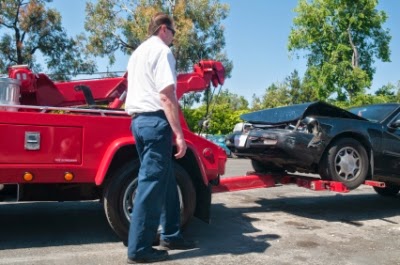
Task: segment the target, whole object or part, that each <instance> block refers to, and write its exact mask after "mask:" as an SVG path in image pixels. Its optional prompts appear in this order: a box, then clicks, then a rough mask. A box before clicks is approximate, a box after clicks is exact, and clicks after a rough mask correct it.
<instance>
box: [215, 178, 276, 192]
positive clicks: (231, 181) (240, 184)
mask: <svg viewBox="0 0 400 265" xmlns="http://www.w3.org/2000/svg"><path fill="white" fill-rule="evenodd" d="M274 186H275V180H274V178H273V176H272V175H261V174H260V175H259V174H253V175H247V176H238V177H230V178H223V179H221V182H220V185H218V186H214V187H213V192H214V193H218V192H227V191H239V190H248V189H256V188H269V187H274Z"/></svg>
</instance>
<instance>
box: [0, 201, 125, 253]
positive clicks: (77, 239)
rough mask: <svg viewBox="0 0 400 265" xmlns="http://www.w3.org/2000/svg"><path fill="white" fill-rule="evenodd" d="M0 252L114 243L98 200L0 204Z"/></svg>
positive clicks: (114, 238)
mask: <svg viewBox="0 0 400 265" xmlns="http://www.w3.org/2000/svg"><path fill="white" fill-rule="evenodd" d="M0 238H1V240H0V250H3V249H21V248H31V247H47V246H61V245H79V244H90V243H104V242H118V241H119V239H118V238H117V236H116V235H115V234H114V232H113V231H112V229H111V228H110V226H109V225H108V222H107V220H106V217H105V215H104V211H103V206H102V205H101V204H100V203H99V202H98V201H90V202H62V203H58V202H28V203H7V204H4V203H2V204H0Z"/></svg>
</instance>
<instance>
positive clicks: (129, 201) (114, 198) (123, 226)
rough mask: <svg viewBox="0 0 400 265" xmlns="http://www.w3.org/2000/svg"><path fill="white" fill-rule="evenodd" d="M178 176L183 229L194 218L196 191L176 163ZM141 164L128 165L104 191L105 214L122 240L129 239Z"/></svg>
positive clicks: (175, 168) (134, 162)
mask: <svg viewBox="0 0 400 265" xmlns="http://www.w3.org/2000/svg"><path fill="white" fill-rule="evenodd" d="M173 164H174V170H175V176H176V181H177V188H178V194H179V200H180V207H181V225H182V226H184V225H185V224H186V223H187V222H188V221H189V220H190V218H191V217H192V216H193V213H194V210H195V207H196V190H195V188H194V186H193V182H192V180H191V178H190V176H189V175H188V173H187V172H186V171H185V170H184V169H183V168H182V167H181V166H180V165H179V164H177V163H175V162H174V163H173ZM139 167H140V162H139V160H136V161H133V162H129V163H127V164H125V166H123V167H122V168H121V169H120V170H118V171H117V172H116V173H115V175H113V176H110V177H111V178H110V182H109V183H108V184H107V185H106V187H105V191H104V210H105V214H106V217H107V220H108V222H109V224H110V226H111V228H112V229H113V230H114V231H115V233H116V234H117V235H118V237H119V238H121V239H122V240H123V241H125V242H126V240H127V239H128V231H129V223H130V214H131V213H132V210H133V201H134V197H135V193H136V188H137V176H138V172H139Z"/></svg>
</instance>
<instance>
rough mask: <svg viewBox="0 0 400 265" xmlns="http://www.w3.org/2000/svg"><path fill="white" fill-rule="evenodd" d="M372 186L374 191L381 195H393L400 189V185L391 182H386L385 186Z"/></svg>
mask: <svg viewBox="0 0 400 265" xmlns="http://www.w3.org/2000/svg"><path fill="white" fill-rule="evenodd" d="M373 188H374V190H375V192H376V193H378V194H379V195H381V196H385V197H394V196H396V195H397V194H398V193H399V191H400V186H398V185H393V184H386V187H384V188H380V187H373Z"/></svg>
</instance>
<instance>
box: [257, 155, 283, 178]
mask: <svg viewBox="0 0 400 265" xmlns="http://www.w3.org/2000/svg"><path fill="white" fill-rule="evenodd" d="M251 166H252V167H253V169H254V171H255V172H257V173H272V174H281V173H282V174H283V173H285V170H284V169H283V168H281V167H277V166H275V165H274V164H272V163H263V162H261V161H258V160H255V159H251Z"/></svg>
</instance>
